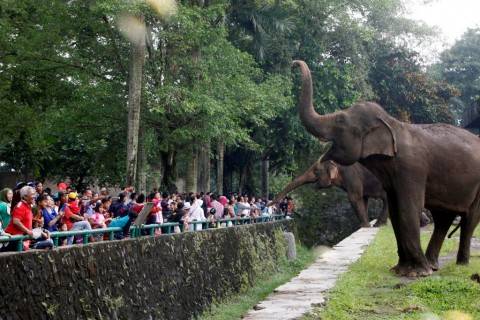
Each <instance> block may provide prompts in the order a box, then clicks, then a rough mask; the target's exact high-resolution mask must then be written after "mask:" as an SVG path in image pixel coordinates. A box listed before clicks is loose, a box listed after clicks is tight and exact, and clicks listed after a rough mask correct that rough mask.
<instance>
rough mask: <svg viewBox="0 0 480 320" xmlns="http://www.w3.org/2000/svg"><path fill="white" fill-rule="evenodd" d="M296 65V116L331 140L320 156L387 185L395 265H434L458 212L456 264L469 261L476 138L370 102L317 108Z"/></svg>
mask: <svg viewBox="0 0 480 320" xmlns="http://www.w3.org/2000/svg"><path fill="white" fill-rule="evenodd" d="M293 66H294V67H299V68H300V71H301V83H302V85H301V90H300V95H299V102H298V111H299V117H300V120H301V122H302V124H303V125H304V127H305V129H306V130H307V131H308V132H310V133H311V134H313V135H314V136H315V137H316V138H317V139H319V140H321V141H325V142H327V141H328V142H330V143H331V146H330V149H329V150H328V151H327V152H326V154H325V155H324V157H323V158H322V161H324V162H326V161H329V160H333V161H335V162H337V163H339V164H341V165H352V164H353V163H355V162H359V163H360V164H362V165H363V166H365V167H366V168H367V169H368V170H369V171H370V172H372V173H373V174H374V175H375V176H376V177H377V178H378V180H380V182H381V183H382V185H383V188H384V190H385V191H386V192H387V197H388V208H389V214H390V220H391V222H392V227H393V230H394V234H395V238H396V242H397V252H398V263H397V265H396V266H394V267H393V268H392V271H394V272H395V273H396V274H397V275H402V276H411V277H417V276H428V275H430V274H432V272H433V271H435V270H438V255H439V253H440V249H441V246H442V244H443V241H444V239H445V236H446V234H447V232H448V229H449V228H450V226H451V224H452V221H453V220H454V219H455V217H456V215H460V216H461V217H462V219H461V222H460V224H461V226H460V228H461V231H460V243H459V249H458V253H457V264H468V262H469V258H470V243H471V238H472V234H473V232H474V230H475V228H476V226H477V224H478V222H479V220H480V139H479V138H478V137H477V136H476V135H474V134H472V133H470V132H468V131H467V130H464V129H462V128H459V127H455V126H452V125H448V124H443V123H437V124H409V123H404V122H400V121H398V120H397V119H395V118H394V117H392V116H390V115H389V114H388V113H387V112H386V111H385V110H384V109H383V108H382V107H380V106H379V105H378V104H376V103H374V102H358V103H355V104H353V105H352V106H351V107H349V108H346V109H343V110H340V111H336V112H334V113H331V114H327V115H320V114H318V113H317V112H316V111H315V109H314V107H313V101H312V100H313V87H312V78H311V74H310V70H309V68H308V66H307V64H306V63H305V62H303V61H300V60H296V61H294V62H293ZM423 207H425V208H426V209H428V210H430V211H431V214H432V217H433V222H434V230H433V233H432V236H431V239H430V242H429V244H428V247H427V249H426V252H425V253H423V251H422V248H421V245H420V214H419V213H420V211H421V210H422V208H423Z"/></svg>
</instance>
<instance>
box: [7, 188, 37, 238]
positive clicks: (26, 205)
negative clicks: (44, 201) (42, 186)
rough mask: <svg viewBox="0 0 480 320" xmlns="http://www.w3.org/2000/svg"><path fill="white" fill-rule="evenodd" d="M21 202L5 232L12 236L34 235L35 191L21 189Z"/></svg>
mask: <svg viewBox="0 0 480 320" xmlns="http://www.w3.org/2000/svg"><path fill="white" fill-rule="evenodd" d="M20 197H21V199H22V201H20V202H19V203H18V204H17V205H16V206H15V208H14V209H13V211H12V220H11V221H10V223H9V225H8V227H7V229H5V232H7V233H10V234H11V235H23V234H28V235H29V236H31V235H33V232H32V218H33V213H32V204H33V203H34V202H35V189H34V188H32V187H29V186H25V187H23V188H22V189H20Z"/></svg>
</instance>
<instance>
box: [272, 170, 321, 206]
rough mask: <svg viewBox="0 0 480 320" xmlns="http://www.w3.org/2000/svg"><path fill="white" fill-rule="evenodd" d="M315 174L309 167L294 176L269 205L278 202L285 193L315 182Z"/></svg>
mask: <svg viewBox="0 0 480 320" xmlns="http://www.w3.org/2000/svg"><path fill="white" fill-rule="evenodd" d="M315 180H316V176H315V174H314V173H313V171H312V170H311V169H310V170H308V171H307V172H305V173H304V174H302V175H301V176H298V177H296V178H295V179H294V180H293V181H292V182H290V183H289V184H288V185H287V186H286V187H285V188H284V189H283V190H282V191H281V192H280V193H279V194H278V195H277V196H276V197H275V199H273V200H272V202H271V203H270V204H271V205H273V204H276V203H279V202H280V201H282V200H283V199H284V198H285V197H286V195H287V194H288V193H289V192H291V191H292V190H295V189H297V188H298V187H300V186H303V185H304V184H307V183H312V182H315Z"/></svg>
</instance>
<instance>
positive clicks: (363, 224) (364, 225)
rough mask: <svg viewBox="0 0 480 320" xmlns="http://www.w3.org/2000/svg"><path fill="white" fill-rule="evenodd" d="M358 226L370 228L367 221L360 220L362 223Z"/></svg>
mask: <svg viewBox="0 0 480 320" xmlns="http://www.w3.org/2000/svg"><path fill="white" fill-rule="evenodd" d="M360 227H362V228H370V227H371V226H370V223H368V222H362V224H361V225H360Z"/></svg>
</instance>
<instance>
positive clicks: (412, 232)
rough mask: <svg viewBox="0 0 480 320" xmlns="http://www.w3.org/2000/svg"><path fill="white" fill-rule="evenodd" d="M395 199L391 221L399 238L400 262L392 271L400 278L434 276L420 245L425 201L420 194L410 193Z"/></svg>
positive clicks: (391, 209)
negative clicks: (422, 212)
mask: <svg viewBox="0 0 480 320" xmlns="http://www.w3.org/2000/svg"><path fill="white" fill-rule="evenodd" d="M395 198H396V199H395V205H394V206H392V208H390V220H391V221H392V227H393V229H394V231H395V236H396V238H397V247H398V254H399V261H398V264H397V265H396V266H395V267H393V268H392V270H393V271H394V272H395V273H396V274H397V275H400V276H407V277H418V276H428V275H430V274H432V268H431V267H430V264H429V263H428V261H427V259H426V257H425V255H424V254H423V251H422V247H421V245H420V210H421V209H422V207H423V199H422V198H419V194H415V193H413V194H412V193H409V192H408V193H407V192H406V193H405V194H402V195H397V196H396V197H395ZM390 204H391V201H390V197H389V205H390Z"/></svg>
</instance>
